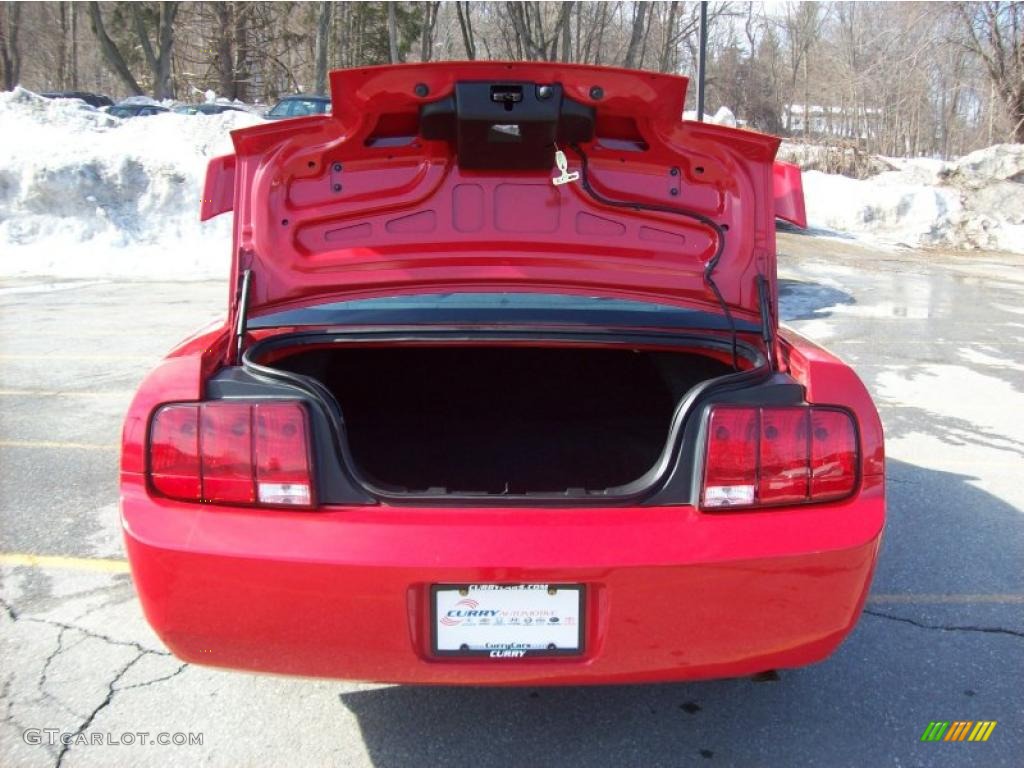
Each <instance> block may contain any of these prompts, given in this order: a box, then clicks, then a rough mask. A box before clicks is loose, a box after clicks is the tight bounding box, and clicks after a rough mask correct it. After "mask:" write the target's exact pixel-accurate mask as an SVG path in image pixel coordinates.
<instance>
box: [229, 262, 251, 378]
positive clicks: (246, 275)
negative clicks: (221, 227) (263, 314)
mask: <svg viewBox="0 0 1024 768" xmlns="http://www.w3.org/2000/svg"><path fill="white" fill-rule="evenodd" d="M251 281H252V270H251V269H247V270H245V271H244V272H243V273H242V284H241V286H239V288H238V315H237V316H236V317H235V347H234V360H233V361H232V362H233V363H234V365H239V364H241V362H242V345H243V344H244V343H245V326H246V323H247V322H248V318H249V284H250V282H251Z"/></svg>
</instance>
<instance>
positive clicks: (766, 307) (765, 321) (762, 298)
mask: <svg viewBox="0 0 1024 768" xmlns="http://www.w3.org/2000/svg"><path fill="white" fill-rule="evenodd" d="M757 299H758V306H759V308H760V310H761V338H762V339H764V345H765V347H767V349H768V366H769V367H770V368H771V369H772V370H773V371H777V370H778V369H779V366H778V363H777V361H776V359H775V333H774V331H773V328H774V325H773V324H772V309H771V299H770V297H769V293H768V280H767V279H766V278H765V276H764V275H758V276H757Z"/></svg>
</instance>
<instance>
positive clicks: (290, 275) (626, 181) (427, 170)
mask: <svg viewBox="0 0 1024 768" xmlns="http://www.w3.org/2000/svg"><path fill="white" fill-rule="evenodd" d="M686 85H687V80H686V78H682V77H676V76H670V75H662V74H655V73H649V72H636V71H627V70H621V69H611V68H603V67H590V66H579V65H566V64H557V63H542V62H526V63H500V62H458V63H439V64H422V65H403V66H386V67H370V68H360V69H350V70H342V71H336V72H333V73H332V74H331V93H332V114H331V115H326V116H317V117H309V118H301V119H296V120H286V121H278V122H275V123H272V124H267V125H259V126H255V127H251V128H246V129H242V130H239V131H235V132H234V133H233V134H232V135H233V140H234V144H235V149H236V152H235V154H234V155H232V156H228V157H223V158H217V159H215V160H213V161H212V162H211V164H210V170H209V173H208V177H207V184H206V190H205V194H204V203H203V210H202V216H203V218H209V217H211V216H214V215H217V214H218V213H221V212H224V211H227V210H232V209H233V210H234V211H235V226H234V255H233V266H232V269H233V275H234V278H235V283H234V288H233V298H232V315H233V316H234V315H236V314H237V312H238V306H237V305H238V296H239V295H240V291H239V286H240V285H241V279H242V276H243V274H244V273H245V272H246V271H249V272H250V286H249V290H248V314H249V316H250V317H255V316H259V315H266V314H268V313H272V312H276V311H279V310H283V309H294V308H298V307H302V306H307V305H312V304H320V303H325V302H332V301H342V300H348V299H363V298H372V297H379V296H389V295H398V294H411V293H445V292H456V291H474V292H481V291H483V292H486V291H503V292H504V291H523V292H531V293H560V294H576V295H587V296H595V295H597V296H610V297H618V298H627V299H634V300H642V301H657V302H660V303H666V304H670V305H675V306H683V307H687V308H696V309H702V310H706V311H708V312H715V313H719V314H722V313H724V312H726V311H728V313H729V314H731V315H732V316H733V318H734V319H744V320H749V321H752V322H760V321H761V310H762V303H764V302H763V300H764V299H765V298H767V304H768V307H769V310H770V314H771V315H772V317H771V318H769V321H770V322H771V323H772V324H773V325H774V323H775V319H774V317H775V315H776V313H775V312H774V311H772V310H774V302H775V296H776V290H775V229H774V217H775V214H776V209H775V201H774V197H773V183H776V184H777V183H778V182H777V180H775V179H774V178H773V173H774V171H773V161H774V157H775V152H776V149H777V148H778V143H779V141H778V139H776V138H774V137H771V136H765V135H762V134H758V133H754V132H752V131H747V130H738V129H734V128H729V127H724V126H719V125H712V124H707V123H697V122H690V121H682V120H681V115H682V111H683V105H684V100H685V95H686ZM556 149H557V150H561V151H562V152H564V154H565V157H566V159H567V161H568V166H567V169H566V170H567V172H568V173H570V174H572V173H576V174H581V175H582V178H580V179H578V180H575V181H569V182H568V183H564V184H554V183H553V182H552V179H553V178H554V177H557V176H559V174H560V171H559V168H558V167H557V166H556V162H555V159H556ZM759 276H762V277H763V278H764V284H765V287H766V288H767V297H763V296H760V295H759V283H760V282H761V281H760V280H759ZM716 289H717V291H718V292H719V293H720V297H719V296H716ZM723 305H725V307H726V308H727V310H726V309H725V308H723ZM233 319H235V318H234V317H233Z"/></svg>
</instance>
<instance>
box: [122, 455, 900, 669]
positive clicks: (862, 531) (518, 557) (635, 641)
mask: <svg viewBox="0 0 1024 768" xmlns="http://www.w3.org/2000/svg"><path fill="white" fill-rule="evenodd" d="M884 508H885V500H884V489H883V486H882V479H881V478H867V479H866V481H865V483H864V488H863V489H862V491H861V493H860V495H859V496H858V497H856V498H855V499H852V500H850V501H846V502H843V503H839V504H832V505H819V506H812V507H805V508H802V509H780V510H773V511H771V512H759V513H746V514H732V515H703V514H701V513H699V512H697V511H696V510H694V509H693V508H691V507H635V508H621V507H620V508H594V509H436V508H419V509H409V508H394V507H369V508H363V507H359V508H334V509H331V510H327V511H319V512H279V511H268V510H246V509H230V508H218V507H212V506H208V505H202V506H200V505H189V504H179V503H175V502H169V501H166V500H161V499H154V498H151V497H150V496H149V495H148V494H147V492H146V488H145V484H144V481H143V478H142V477H141V476H139V475H134V474H125V475H123V476H122V513H123V519H124V528H125V537H126V544H127V549H128V556H129V559H130V561H131V566H132V572H133V575H134V579H135V583H136V587H137V589H138V592H139V596H140V598H141V600H142V605H143V608H144V610H145V613H146V617H147V619H148V620H149V622H150V624H152V626H153V628H154V629H155V630H156V632H157V633H158V634H159V635H160V637H161V638H162V639H163V641H164V642H165V643H166V644H167V646H168V647H169V648H170V649H171V650H172V651H173V652H174V653H175V654H176V655H177V656H179V657H180V658H182V659H185V660H187V661H191V662H197V663H201V664H210V665H215V666H223V667H231V668H237V669H247V670H256V671H264V672H274V673H283V674H292V675H308V676H319V677H334V678H345V679H357V680H373V681H381V682H402V683H439V684H575V683H631V682H651V681H667V680H685V679H695V678H707V677H732V676H741V675H747V674H753V673H756V672H759V671H763V670H765V669H772V668H785V667H797V666H803V665H805V664H810V663H813V662H815V661H819V660H821V659H823V658H825V657H826V656H828V655H829V654H830V653H831V652H832V651H833V650H835V648H836V647H837V646H838V645H839V643H840V642H841V641H842V639H843V638H844V637H845V636H846V635H847V634H848V633H849V632H850V630H851V629H852V628H853V626H854V625H855V624H856V621H857V618H858V617H859V615H860V611H861V607H862V605H863V602H864V599H865V597H866V595H867V591H868V588H869V586H870V581H871V575H872V573H873V570H874V566H875V561H876V557H877V551H878V544H879V540H880V536H881V531H882V527H883V522H884ZM502 582H505V583H582V584H584V585H586V588H587V592H586V595H587V597H586V602H587V604H586V617H587V619H586V623H587V626H586V631H585V645H586V650H585V653H584V655H582V656H580V657H575V658H571V659H566V658H535V659H521V660H505V659H499V660H492V659H472V660H466V659H451V658H444V659H440V658H435V657H432V655H431V653H430V605H429V596H430V585H431V584H434V583H502Z"/></svg>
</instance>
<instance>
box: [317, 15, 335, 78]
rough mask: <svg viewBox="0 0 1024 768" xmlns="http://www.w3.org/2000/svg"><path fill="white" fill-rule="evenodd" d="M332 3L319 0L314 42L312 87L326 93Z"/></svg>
mask: <svg viewBox="0 0 1024 768" xmlns="http://www.w3.org/2000/svg"><path fill="white" fill-rule="evenodd" d="M332 7H333V3H329V2H321V3H320V13H319V14H318V16H317V21H316V41H315V43H314V51H315V52H314V58H315V59H316V73H315V75H314V76H313V81H314V83H315V84H314V86H313V89H314V90H315V91H316V92H317V93H327V46H328V44H329V41H330V38H331V35H330V31H331V8H332Z"/></svg>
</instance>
